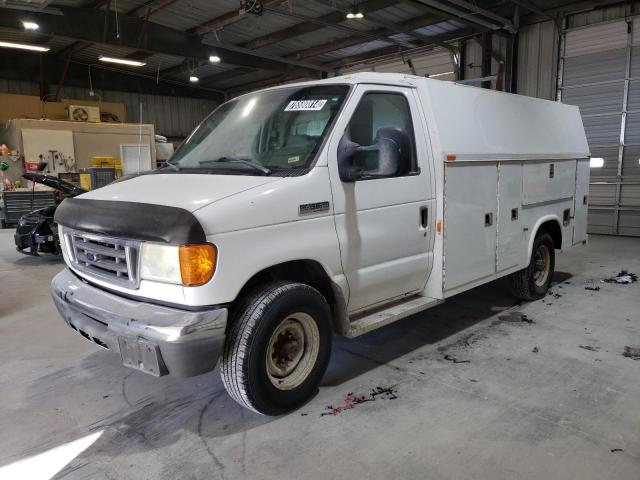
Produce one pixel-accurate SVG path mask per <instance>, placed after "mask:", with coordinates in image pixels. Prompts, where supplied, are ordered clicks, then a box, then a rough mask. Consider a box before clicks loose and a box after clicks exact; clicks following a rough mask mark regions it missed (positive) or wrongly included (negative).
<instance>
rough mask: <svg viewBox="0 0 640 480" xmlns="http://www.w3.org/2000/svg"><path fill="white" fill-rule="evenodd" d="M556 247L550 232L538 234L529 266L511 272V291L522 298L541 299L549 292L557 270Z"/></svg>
mask: <svg viewBox="0 0 640 480" xmlns="http://www.w3.org/2000/svg"><path fill="white" fill-rule="evenodd" d="M555 261H556V260H555V249H554V245H553V239H552V238H551V235H549V234H548V233H544V232H542V233H540V234H538V236H536V239H535V240H534V242H533V249H532V250H531V260H530V262H529V266H528V267H527V268H525V269H523V270H520V271H518V272H515V273H513V274H511V291H512V293H513V294H514V296H516V297H517V298H520V299H522V300H539V299H541V298H542V297H544V296H545V295H546V294H547V291H548V290H549V286H550V285H551V280H552V279H553V272H554V270H555Z"/></svg>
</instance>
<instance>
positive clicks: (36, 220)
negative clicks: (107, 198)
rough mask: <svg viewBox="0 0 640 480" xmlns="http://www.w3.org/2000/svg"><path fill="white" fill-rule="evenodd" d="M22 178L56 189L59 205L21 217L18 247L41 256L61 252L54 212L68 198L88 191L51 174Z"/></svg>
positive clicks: (15, 237) (30, 174)
mask: <svg viewBox="0 0 640 480" xmlns="http://www.w3.org/2000/svg"><path fill="white" fill-rule="evenodd" d="M22 177H23V178H26V179H27V180H31V181H32V182H35V183H41V184H43V185H46V186H48V187H51V188H54V189H55V190H56V205H51V206H49V207H46V208H42V209H40V210H35V211H33V212H29V213H26V214H24V215H23V216H22V217H20V221H19V222H18V228H17V229H16V233H15V235H14V239H15V243H16V248H17V250H18V251H19V252H21V253H24V254H26V255H35V256H39V255H40V254H41V253H49V254H54V255H59V254H60V253H61V251H60V242H59V239H58V227H57V225H56V224H55V222H54V221H53V215H54V214H55V212H56V208H57V207H58V205H60V203H61V202H62V201H63V200H64V199H65V198H69V197H75V196H77V195H80V194H82V193H85V192H86V190H84V189H83V188H80V187H78V186H77V185H74V184H72V183H69V182H65V181H64V180H60V179H59V178H57V177H54V176H52V175H45V174H42V173H36V172H27V173H25V174H24V175H22Z"/></svg>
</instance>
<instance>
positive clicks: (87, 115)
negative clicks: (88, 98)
mask: <svg viewBox="0 0 640 480" xmlns="http://www.w3.org/2000/svg"><path fill="white" fill-rule="evenodd" d="M69 120H73V121H74V122H99V121H100V109H99V108H98V107H93V106H87V105H69Z"/></svg>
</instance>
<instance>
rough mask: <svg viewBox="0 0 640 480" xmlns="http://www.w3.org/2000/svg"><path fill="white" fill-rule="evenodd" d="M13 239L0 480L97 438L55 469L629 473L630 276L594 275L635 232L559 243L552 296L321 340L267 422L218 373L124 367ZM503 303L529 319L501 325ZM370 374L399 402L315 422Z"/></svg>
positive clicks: (287, 474)
mask: <svg viewBox="0 0 640 480" xmlns="http://www.w3.org/2000/svg"><path fill="white" fill-rule="evenodd" d="M12 242H13V239H12V232H11V231H10V230H4V231H0V290H1V295H0V365H2V366H3V368H2V369H1V370H0V400H1V405H2V407H3V408H2V410H1V411H0V432H2V435H0V477H1V476H2V472H3V470H2V469H1V468H2V466H6V465H8V464H12V463H14V462H17V461H19V460H21V459H24V458H30V457H32V456H36V457H35V458H41V457H37V455H40V454H43V453H44V452H51V449H52V448H54V447H59V446H60V445H63V444H66V443H67V442H72V441H74V440H77V439H80V438H83V437H85V436H87V435H88V434H91V433H98V432H102V433H101V436H100V437H99V438H98V439H97V440H96V441H95V443H93V444H92V445H91V446H89V447H88V448H87V449H86V450H85V451H84V452H82V453H80V454H79V455H78V456H77V457H76V458H74V459H73V460H71V461H70V463H68V464H67V465H66V466H65V467H64V468H62V465H61V466H60V468H62V470H60V471H59V473H58V474H57V476H56V477H55V478H65V479H89V478H90V479H96V478H106V479H139V478H140V479H142V478H144V479H146V478H154V479H155V478H159V479H176V478H181V479H182V478H184V479H192V478H193V479H201V478H207V479H214V478H226V479H242V478H247V479H262V478H264V479H273V478H282V479H292V478H304V479H313V478H322V479H327V478H437V479H466V478H469V479H470V478H473V479H491V480H497V479H501V478H505V479H510V480H511V479H555V478H581V479H583V480H584V479H598V480H601V479H603V478H610V479H616V480H623V479H633V480H638V479H639V478H640V408H639V406H638V405H639V402H640V361H634V360H632V359H630V358H625V357H623V356H622V355H621V353H622V352H623V349H624V346H625V345H640V282H639V283H635V284H633V285H630V286H621V285H613V284H607V283H600V279H602V278H605V277H608V276H610V275H613V274H615V273H617V272H618V271H619V270H620V269H622V268H626V269H629V270H631V271H634V272H637V273H640V255H639V254H640V239H631V238H615V237H604V236H592V237H591V242H590V244H589V245H588V247H586V248H581V249H577V250H574V251H572V252H571V253H568V254H561V255H559V256H558V258H557V270H558V272H559V273H557V275H556V280H558V281H559V282H561V283H559V284H558V285H556V286H555V287H554V288H553V292H555V293H557V294H559V295H560V296H559V297H558V298H556V297H554V296H548V297H547V298H546V299H545V300H543V301H538V302H534V303H529V304H524V305H521V306H520V307H517V306H515V302H514V300H513V299H511V298H510V297H509V296H508V295H507V293H506V289H505V284H504V282H502V281H498V282H495V283H493V284H490V285H487V286H484V287H481V288H477V289H474V290H473V291H471V292H468V293H466V294H463V295H460V296H458V297H456V298H455V299H452V300H449V301H448V302H447V303H445V304H444V305H441V306H439V307H436V308H434V309H432V310H430V311H428V312H426V313H423V314H419V315H416V316H414V317H411V318H408V319H405V320H403V321H400V322H398V323H396V324H394V325H391V326H389V327H386V328H384V329H382V330H379V331H376V332H373V333H371V334H368V335H366V336H364V337H360V338H358V339H355V340H351V341H348V340H344V339H336V342H335V344H334V349H333V357H332V361H331V365H330V367H329V371H328V372H327V374H326V376H325V379H324V381H323V386H322V387H321V389H320V392H319V393H318V395H317V396H316V397H315V398H314V399H313V400H312V401H311V402H309V404H308V405H306V406H305V407H304V408H302V409H300V410H299V411H297V412H294V413H292V414H290V415H288V416H283V417H279V418H268V417H262V416H259V415H256V414H254V413H251V412H249V411H246V410H244V409H242V408H240V407H239V406H237V405H236V404H235V403H234V402H233V401H232V400H231V399H230V398H229V397H228V396H227V395H226V394H225V392H224V389H223V386H222V383H221V380H220V377H219V372H218V370H217V369H216V370H215V371H214V372H211V373H209V374H206V375H202V376H199V377H195V378H190V379H172V378H161V379H156V378H153V377H150V376H147V375H145V374H142V373H138V372H135V371H131V370H128V369H126V368H124V367H122V366H121V365H120V362H119V359H118V358H116V357H115V356H114V355H112V354H110V353H109V352H106V351H104V350H101V349H100V348H99V347H97V346H95V345H93V344H91V343H89V342H87V341H86V340H84V339H83V338H81V337H80V336H79V335H78V334H77V333H75V332H73V331H72V330H71V329H69V328H68V327H66V326H65V324H64V323H63V322H62V320H61V319H60V318H59V317H58V315H57V312H56V311H55V309H54V307H53V304H52V302H51V300H50V298H49V282H50V280H51V278H52V276H53V275H54V274H55V273H56V272H57V271H59V270H60V269H61V268H62V264H61V262H60V261H57V260H55V259H43V258H30V257H25V256H21V255H19V254H18V253H16V252H15V251H14V249H13V246H12ZM591 282H596V284H597V285H598V286H600V287H601V290H600V291H597V292H593V291H588V290H585V285H587V284H589V283H591ZM505 309H511V310H519V311H522V312H524V313H525V314H526V315H527V316H528V317H529V318H531V319H533V320H534V321H535V323H531V324H529V323H524V322H511V321H504V320H500V319H499V318H498V317H499V315H501V313H500V312H502V311H504V310H505ZM580 345H583V346H588V347H593V350H587V349H584V348H581V347H580ZM534 347H537V348H538V350H539V351H538V352H537V353H535V352H533V351H532V350H534ZM445 356H447V358H449V359H457V360H458V361H468V363H453V362H452V361H450V360H447V359H445ZM378 386H381V387H388V386H395V389H396V390H397V393H396V395H397V398H396V399H388V398H379V399H378V400H376V401H375V402H367V403H363V404H361V405H357V406H356V407H355V408H354V409H352V410H346V411H344V412H342V413H340V414H338V415H336V416H332V415H329V416H321V413H322V412H324V411H327V410H326V407H327V405H330V404H336V405H341V404H343V398H344V396H345V395H346V394H347V393H350V392H354V393H356V394H359V393H362V394H368V392H369V391H370V390H371V389H372V388H374V387H378ZM616 449H621V451H617V450H616ZM612 450H613V451H612ZM58 451H59V450H56V451H54V452H58ZM47 458H49V457H47ZM27 463H28V462H27ZM45 463H46V462H45ZM62 463H63V464H64V462H62ZM19 465H24V462H23V463H22V464H19ZM7 471H8V470H7V468H5V470H4V472H5V477H6V476H7V475H6V472H7ZM23 478H27V477H23ZM30 478H35V477H30Z"/></svg>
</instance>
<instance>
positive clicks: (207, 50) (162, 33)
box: [0, 7, 325, 73]
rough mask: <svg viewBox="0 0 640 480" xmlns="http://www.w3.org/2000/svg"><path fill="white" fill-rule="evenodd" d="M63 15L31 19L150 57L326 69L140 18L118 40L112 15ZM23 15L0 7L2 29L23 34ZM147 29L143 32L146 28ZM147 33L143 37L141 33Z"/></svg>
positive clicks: (51, 30) (126, 24)
mask: <svg viewBox="0 0 640 480" xmlns="http://www.w3.org/2000/svg"><path fill="white" fill-rule="evenodd" d="M59 10H60V12H61V13H62V15H54V14H51V13H45V12H33V13H32V14H31V17H32V18H33V19H34V21H37V22H38V24H39V25H40V31H41V32H42V33H43V34H48V35H53V36H58V37H66V38H70V39H75V40H81V41H85V42H91V43H101V44H105V45H112V46H116V47H125V48H131V49H134V50H143V51H146V52H150V53H160V54H168V55H176V56H180V57H184V56H187V57H190V58H195V59H200V60H208V58H209V56H210V55H212V54H215V55H218V56H220V57H221V58H222V59H223V61H224V63H226V64H231V65H239V66H251V67H257V68H261V69H266V70H273V71H285V72H286V71H289V70H291V69H292V67H296V68H299V69H302V70H303V71H304V72H305V73H308V72H322V71H325V69H324V68H322V67H319V66H317V65H314V64H311V63H305V62H299V61H296V60H290V59H285V58H280V57H276V56H271V55H266V54H263V53H259V52H252V51H250V50H248V49H246V48H242V47H236V46H232V45H225V44H223V43H220V42H215V41H212V40H207V41H206V43H205V42H203V40H202V39H200V38H198V37H196V36H195V35H191V34H188V33H185V32H181V31H179V30H175V29H172V28H168V27H165V26H162V25H159V24H157V23H153V22H147V23H146V25H144V21H143V20H142V19H140V18H137V17H128V16H124V17H119V22H118V23H119V26H118V28H119V38H116V22H115V16H114V15H113V14H112V13H111V12H101V11H96V10H93V9H85V8H72V7H59ZM105 15H111V16H112V18H110V21H109V22H108V29H107V35H106V36H103V28H104V24H105ZM20 19H21V13H20V12H19V11H18V10H13V9H9V8H4V7H0V27H4V28H9V29H17V30H21V23H20ZM143 27H144V28H143ZM143 30H144V32H143V33H144V34H143V35H140V33H141V32H142V31H143Z"/></svg>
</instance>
